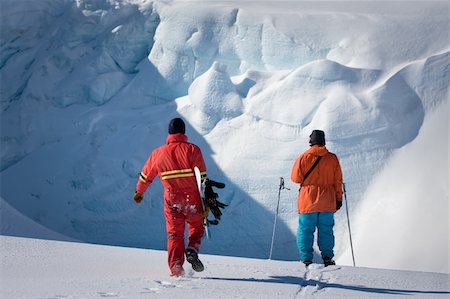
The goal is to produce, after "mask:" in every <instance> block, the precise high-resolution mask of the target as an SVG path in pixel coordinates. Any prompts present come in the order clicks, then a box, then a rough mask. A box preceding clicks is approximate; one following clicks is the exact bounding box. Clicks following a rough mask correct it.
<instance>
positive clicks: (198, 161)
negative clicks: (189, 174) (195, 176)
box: [191, 144, 207, 181]
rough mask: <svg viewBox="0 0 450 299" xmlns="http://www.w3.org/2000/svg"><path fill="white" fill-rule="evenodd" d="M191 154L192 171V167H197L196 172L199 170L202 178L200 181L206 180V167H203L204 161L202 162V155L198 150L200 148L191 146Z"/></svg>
mask: <svg viewBox="0 0 450 299" xmlns="http://www.w3.org/2000/svg"><path fill="white" fill-rule="evenodd" d="M192 150H193V152H192V165H191V167H192V169H194V167H198V170H200V175H201V178H202V181H203V180H205V179H206V178H207V175H206V165H205V161H204V160H203V155H202V151H201V150H200V148H199V147H198V146H196V145H194V144H193V148H192Z"/></svg>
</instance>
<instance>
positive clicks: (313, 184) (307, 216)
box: [291, 130, 342, 266]
mask: <svg viewBox="0 0 450 299" xmlns="http://www.w3.org/2000/svg"><path fill="white" fill-rule="evenodd" d="M310 145H311V147H310V148H309V149H308V150H306V151H305V152H304V153H303V154H302V155H301V156H300V157H299V158H297V159H296V161H295V163H294V165H293V167H292V171H291V179H292V181H293V182H295V183H298V184H300V186H301V187H300V190H299V195H298V201H297V207H298V214H299V218H298V221H299V227H298V233H297V246H298V250H299V253H300V260H301V261H303V263H304V264H305V265H306V266H308V265H310V264H311V263H312V258H313V243H314V231H315V230H316V228H317V230H318V240H317V243H318V245H319V249H320V251H321V254H322V258H323V262H324V264H325V266H329V265H334V261H333V257H334V252H333V248H334V235H333V227H334V213H335V212H336V210H338V209H339V208H340V207H341V205H342V172H341V167H340V165H339V161H338V158H337V157H336V155H335V154H333V153H330V152H329V151H328V150H327V148H326V147H325V133H324V132H323V131H320V130H314V131H313V132H312V133H311V135H310ZM319 158H320V160H319Z"/></svg>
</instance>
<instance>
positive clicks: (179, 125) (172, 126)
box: [169, 117, 186, 134]
mask: <svg viewBox="0 0 450 299" xmlns="http://www.w3.org/2000/svg"><path fill="white" fill-rule="evenodd" d="M185 132H186V127H185V125H184V121H183V120H182V119H181V118H178V117H177V118H174V119H172V120H171V121H170V123H169V134H177V133H181V134H184V133H185Z"/></svg>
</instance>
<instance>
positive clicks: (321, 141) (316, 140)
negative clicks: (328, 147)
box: [309, 130, 325, 145]
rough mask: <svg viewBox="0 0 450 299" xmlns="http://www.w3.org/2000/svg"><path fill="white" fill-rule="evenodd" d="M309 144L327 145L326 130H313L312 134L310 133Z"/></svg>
mask: <svg viewBox="0 0 450 299" xmlns="http://www.w3.org/2000/svg"><path fill="white" fill-rule="evenodd" d="M309 144H311V145H316V144H317V145H325V132H324V131H321V130H314V131H312V133H311V135H309Z"/></svg>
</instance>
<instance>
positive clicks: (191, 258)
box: [186, 249, 205, 272]
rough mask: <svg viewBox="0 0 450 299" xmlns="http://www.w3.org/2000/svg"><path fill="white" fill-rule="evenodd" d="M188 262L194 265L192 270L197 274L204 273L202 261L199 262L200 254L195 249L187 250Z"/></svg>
mask: <svg viewBox="0 0 450 299" xmlns="http://www.w3.org/2000/svg"><path fill="white" fill-rule="evenodd" d="M186 260H187V261H188V262H189V263H190V264H191V265H192V269H193V270H194V271H195V272H202V271H203V270H204V269H205V267H204V266H203V263H202V261H200V260H199V258H198V254H197V252H196V251H195V250H194V249H187V250H186Z"/></svg>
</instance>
